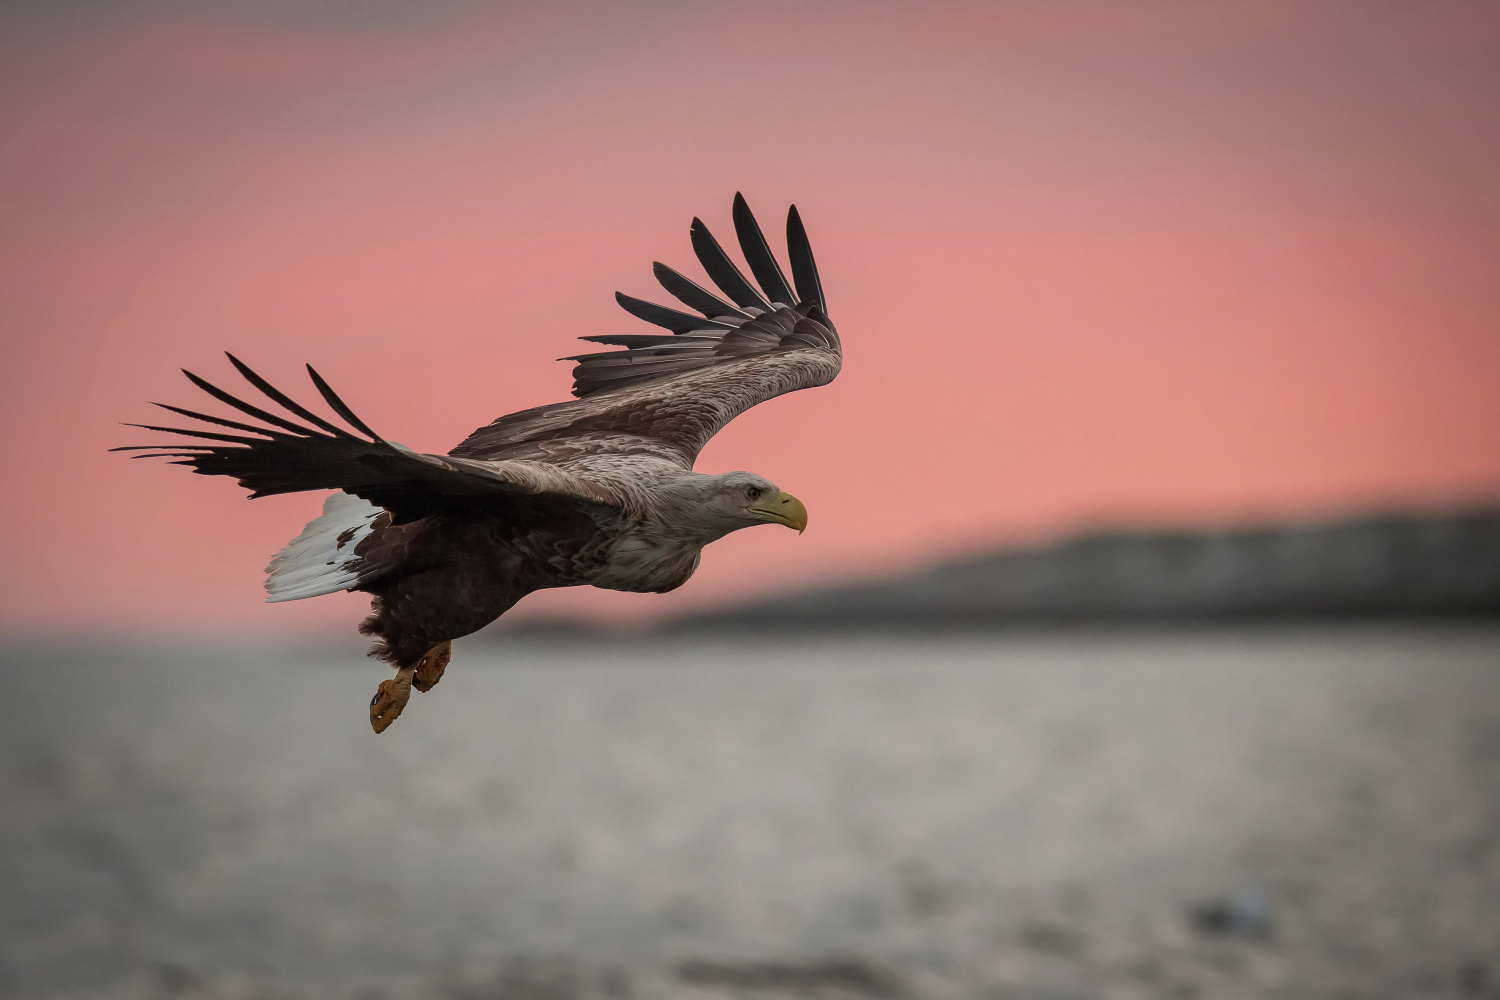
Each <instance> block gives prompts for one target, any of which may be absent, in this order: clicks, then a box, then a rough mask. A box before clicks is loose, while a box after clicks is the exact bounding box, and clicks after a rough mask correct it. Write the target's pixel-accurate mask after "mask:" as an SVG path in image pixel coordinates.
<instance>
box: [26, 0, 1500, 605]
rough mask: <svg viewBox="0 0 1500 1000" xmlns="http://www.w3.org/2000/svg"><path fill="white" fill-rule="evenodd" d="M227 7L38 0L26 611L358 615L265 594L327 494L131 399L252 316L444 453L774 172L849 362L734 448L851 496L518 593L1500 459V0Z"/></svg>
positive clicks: (933, 545) (1413, 497)
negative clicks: (667, 566)
mask: <svg viewBox="0 0 1500 1000" xmlns="http://www.w3.org/2000/svg"><path fill="white" fill-rule="evenodd" d="M41 9H42V10H44V11H45V10H49V9H50V8H46V7H45V5H44V6H43V8H41ZM192 9H193V8H192V7H190V6H186V5H149V6H139V7H117V8H116V9H115V12H114V13H112V14H110V15H108V16H107V17H104V16H89V17H85V16H74V17H69V18H60V17H58V16H56V15H53V14H49V13H45V12H44V13H40V14H31V15H27V14H24V13H22V14H16V13H11V14H8V15H5V17H6V18H7V20H5V21H4V22H3V23H0V128H3V130H4V131H3V134H4V135H5V136H6V141H5V142H4V144H3V148H0V213H3V215H0V217H3V220H4V224H3V226H0V264H3V266H0V320H3V329H4V331H5V332H4V365H3V371H0V379H3V395H0V406H3V407H4V416H5V418H6V426H7V428H8V431H7V433H6V434H5V436H4V443H3V448H4V449H5V454H4V462H5V465H4V467H5V468H6V469H7V476H6V488H5V490H4V493H3V499H0V503H3V504H4V515H5V524H6V527H7V530H6V532H5V535H4V538H5V541H4V558H5V560H6V573H5V574H4V580H3V582H0V587H3V588H4V589H3V600H0V628H5V629H9V630H12V631H15V630H21V631H26V632H38V631H42V632H53V631H56V630H59V629H68V630H72V629H77V628H107V629H110V628H118V627H130V628H137V629H139V628H144V629H146V630H170V629H176V628H231V629H234V630H236V631H241V632H244V633H247V634H258V635H275V634H281V633H297V632H300V631H303V630H306V629H319V630H321V629H324V628H328V627H337V628H345V627H350V626H352V624H353V622H354V621H355V620H356V619H357V617H358V613H359V609H360V608H361V607H362V606H363V603H364V601H363V599H362V598H359V597H357V596H353V595H338V596H335V597H328V598H319V599H317V600H314V601H308V602H302V603H300V604H297V605H277V606H266V605H263V604H262V603H260V602H261V600H262V598H263V596H264V595H263V593H262V591H261V586H260V581H261V573H260V570H261V567H262V566H264V564H265V563H266V561H267V559H268V557H269V556H270V555H271V554H272V553H273V552H274V551H276V550H277V549H278V548H279V547H280V546H281V545H282V544H284V543H285V542H286V541H287V540H288V539H290V538H291V537H292V536H293V535H295V534H296V533H297V531H298V530H299V529H300V528H301V526H302V524H303V523H304V522H305V521H306V520H308V519H309V518H310V517H311V516H313V515H314V514H315V513H316V510H317V508H318V505H319V502H320V498H319V497H315V496H310V495H309V496H297V497H282V498H272V499H267V500H260V501H256V502H254V503H247V502H245V500H244V499H243V492H242V491H241V490H240V489H239V488H238V487H236V486H235V485H234V483H232V482H231V481H229V480H227V479H217V478H215V479H208V478H204V477H198V476H192V475H189V474H187V473H186V472H185V471H184V470H182V469H178V468H172V467H167V466H163V465H159V464H155V463H149V462H129V461H126V460H125V459H123V458H122V457H121V456H119V455H110V454H108V453H107V452H106V449H107V448H109V447H110V446H112V445H117V444H127V443H137V442H136V438H138V437H139V436H140V435H139V433H138V432H134V431H131V430H129V429H127V428H122V427H120V426H118V423H117V422H118V421H128V420H148V419H155V418H154V416H153V410H152V408H151V407H148V406H147V405H146V403H145V401H146V400H148V399H154V400H160V401H162V402H172V403H178V404H184V405H190V406H198V405H199V402H200V398H201V397H199V395H198V394H197V392H196V390H194V389H192V387H191V386H189V385H188V384H187V382H186V381H185V380H183V379H182V377H181V375H179V374H178V373H177V369H178V368H179V367H187V368H190V369H192V370H194V371H196V372H198V373H199V374H202V375H204V376H206V377H208V378H210V379H213V380H216V381H223V382H225V383H230V382H232V381H233V379H232V378H231V377H230V375H231V373H230V372H229V369H228V365H227V362H225V361H224V359H223V357H222V354H221V353H220V352H222V351H223V350H226V349H227V350H231V351H234V352H235V353H236V354H238V355H239V356H240V357H242V358H244V359H245V360H246V361H248V362H249V363H251V364H252V365H254V366H256V367H257V368H259V369H260V370H262V371H263V372H264V373H265V374H266V375H268V376H269V377H270V378H271V379H272V381H273V382H277V383H278V384H282V385H283V387H284V388H287V389H290V390H293V394H294V395H299V396H304V397H308V398H309V399H311V398H315V397H313V396H312V394H311V392H310V390H309V389H308V387H307V383H306V382H305V379H304V378H303V376H302V375H301V373H300V367H301V364H302V362H304V361H307V362H311V363H312V364H313V365H314V366H316V367H317V368H318V369H319V370H320V371H321V372H322V373H323V374H324V375H325V376H327V377H328V378H329V380H330V381H331V382H332V383H333V385H334V386H335V387H336V388H338V389H339V391H340V392H341V394H342V395H343V396H344V397H345V398H346V399H347V400H348V401H349V402H350V403H351V405H352V406H353V407H354V408H355V410H356V411H357V412H358V413H360V414H361V415H362V416H363V417H364V418H365V419H366V420H367V421H368V422H369V423H370V424H371V425H372V426H374V427H375V428H376V429H377V430H379V431H380V432H381V433H383V434H385V435H386V436H388V437H391V438H393V439H395V440H399V441H402V442H403V443H406V444H408V445H411V446H413V447H417V448H421V449H424V450H430V451H439V452H441V451H445V450H447V448H448V447H450V446H452V445H453V444H454V443H456V442H457V441H458V440H459V439H460V438H462V437H463V436H464V435H465V434H466V433H467V432H468V431H469V430H471V429H472V428H473V427H475V426H477V425H479V424H482V423H486V422H488V421H489V420H490V419H492V418H493V417H495V416H497V415H499V414H501V413H505V412H509V411H511V410H515V409H520V408H522V407H527V406H533V405H537V404H541V403H546V402H551V401H553V400H557V399H561V398H563V397H564V396H565V395H566V393H567V389H568V382H569V379H568V366H567V365H565V364H558V363H556V362H555V361H553V360H552V359H554V358H557V357H560V356H562V355H565V354H572V353H575V352H576V351H577V350H578V349H579V346H578V345H577V342H576V341H574V340H573V339H572V338H574V337H577V336H582V335H588V334H598V333H605V332H616V333H618V332H627V331H632V330H636V329H637V327H638V326H639V324H638V323H637V321H635V320H633V319H631V318H630V317H629V316H627V315H626V314H625V313H623V312H622V311H620V310H619V309H618V308H617V307H616V306H615V305H614V302H613V298H612V293H613V292H614V291H615V290H616V289H619V290H622V291H626V292H629V293H632V294H636V295H644V296H646V297H655V298H660V297H661V293H660V292H659V290H658V289H656V287H655V284H654V282H653V281H652V279H651V273H650V264H651V261H653V260H662V261H665V262H667V263H670V264H673V265H674V266H678V267H680V268H682V269H684V270H687V271H688V272H689V273H696V264H695V262H694V261H693V258H692V255H691V252H690V250H689V248H688V242H687V226H688V222H689V220H690V219H691V218H692V216H693V215H701V216H702V217H703V218H704V220H705V221H706V222H707V223H708V224H709V226H710V227H711V228H713V229H715V231H716V232H719V233H720V234H721V236H723V237H725V238H726V239H727V238H728V236H729V235H730V233H731V227H730V225H729V220H728V209H729V201H730V198H731V197H732V195H733V193H734V192H735V191H736V190H743V191H744V192H745V194H746V196H747V197H748V198H749V200H750V203H751V204H752V206H754V207H755V209H756V210H757V212H758V213H759V214H760V216H761V218H762V222H763V224H764V225H765V226H766V228H767V230H768V231H776V232H779V230H780V225H781V220H782V217H783V213H784V212H785V208H786V205H787V204H788V203H790V202H796V203H797V204H798V205H799V207H800V208H801V210H802V213H803V216H804V218H805V219H806V220H807V224H808V228H809V231H810V233H811V235H812V239H813V245H814V247H815V249H816V251H817V253H818V259H819V263H820V266H821V269H822V272H823V278H824V284H825V287H826V290H827V295H828V299H829V302H830V312H831V314H832V316H833V318H834V320H835V322H836V323H837V324H838V326H839V329H840V331H841V333H842V335H843V339H844V342H845V347H846V363H845V369H844V373H843V375H842V376H841V377H840V379H839V380H838V382H836V383H835V384H834V385H833V386H830V387H828V388H826V389H820V390H817V391H814V392H806V393H799V394H796V395H793V396H788V397H785V398H783V399H781V400H778V401H775V402H773V403H770V404H768V405H766V406H763V407H760V408H758V409H756V410H755V411H753V412H752V413H750V414H748V415H747V416H745V417H743V418H741V419H740V420H739V421H738V422H736V423H735V424H734V425H733V426H732V427H731V428H729V429H728V430H727V431H726V432H725V433H723V434H721V435H720V436H719V438H717V439H716V440H715V442H714V443H713V444H712V445H711V446H710V447H709V449H708V450H707V451H706V452H705V454H704V456H703V459H702V461H701V462H700V465H699V468H700V469H702V470H704V471H709V472H718V471H726V470H729V469H736V468H743V469H749V470H752V471H755V472H759V473H761V474H763V475H766V476H768V477H770V478H771V479H773V480H775V481H776V482H777V483H778V484H780V485H781V486H782V487H783V488H785V489H788V490H790V491H792V492H793V493H796V494H797V495H798V496H800V497H802V498H803V499H804V500H805V501H806V502H807V505H808V507H809V509H810V511H811V514H812V523H811V527H810V528H809V530H808V532H807V534H806V535H804V536H802V537H800V538H799V537H798V536H796V535H795V534H793V533H792V532H789V531H786V530H784V529H773V528H761V529H755V530H752V531H746V532H741V533H740V534H738V535H736V536H732V537H731V538H729V539H726V540H725V541H723V542H720V543H717V544H716V545H715V546H713V547H712V548H711V549H710V550H709V551H708V552H707V553H706V556H705V559H704V564H703V568H702V569H701V570H700V572H699V574H698V576H697V577H696V578H695V579H694V580H693V581H692V582H691V583H689V584H688V586H686V587H685V588H683V589H682V590H681V591H679V592H677V593H675V594H673V595H669V596H667V597H647V596H636V595H618V594H606V593H603V592H599V591H593V590H586V591H565V592H555V593H552V594H545V595H536V596H534V597H532V598H528V599H527V601H526V602H525V603H524V604H523V605H522V607H521V608H520V609H518V611H517V613H522V612H529V613H532V614H536V613H547V614H555V613H574V612H586V613H589V614H596V615H606V616H612V617H623V618H633V617H643V616H648V615H657V614H662V613H666V612H669V611H673V610H681V609H683V608H685V607H687V606H690V605H694V604H702V603H705V602H713V601H717V600H722V599H724V598H726V597H728V596H730V595H738V594H749V593H756V592H763V591H767V590H772V589H782V588H786V587H791V586H797V585H803V584H807V583H811V582H814V581H820V580H826V579H832V578H838V577H842V576H844V575H847V574H851V573H857V572H869V571H880V570H890V569H894V568H898V567H902V566H908V565H912V564H914V563H920V562H922V561H924V560H928V559H932V558H936V557H939V556H942V555H946V554H950V553H953V552H956V551H962V550H966V549H969V548H971V547H973V546H976V545H991V544H1000V543H1005V542H1013V541H1018V540H1027V539H1035V538H1040V537H1046V536H1049V535H1053V534H1056V533H1058V532H1062V531H1066V530H1070V529H1072V528H1075V527H1078V526H1083V525H1090V524H1097V523H1101V522H1103V523H1122V522H1124V523H1135V522H1149V523H1161V522H1178V521H1187V522H1191V523H1224V522H1232V521H1238V520H1243V519H1247V518H1278V519H1280V518H1297V517H1304V516H1323V515H1326V514H1331V513H1337V512H1342V511H1347V510H1364V509H1369V508H1372V507H1378V508H1408V507H1424V508H1425V507H1434V506H1438V507H1441V506H1444V505H1452V504H1459V503H1467V502H1475V501H1485V500H1492V499H1494V498H1496V497H1500V324H1497V316H1500V278H1497V267H1496V265H1497V262H1500V115H1497V114H1496V98H1495V95H1496V94H1500V13H1497V11H1500V8H1497V7H1496V6H1495V5H1493V4H1492V3H1489V2H1476V3H1467V4H1465V3H1441V2H1434V3H1426V4H1420V5H1415V4H1406V3H1390V4H1380V3H1373V2H1360V3H1353V2H1350V3H1341V4H1334V3H1329V4H1319V3H1301V2H1299V3H1275V2H1266V0H1245V2H1229V3H1209V2H1200V0H1192V2H1187V0H1182V2H1142V3H1121V2H1119V0H1099V2H1092V3H1082V2H1078V3H1074V2H1050V0H1049V2H1046V3H1040V2H1038V3H1021V4H1002V5H989V4H986V5H976V6H972V7H969V6H963V5H949V6H941V5H932V4H923V5H920V6H919V5H878V4H877V5H871V4H818V3H784V4H775V3H773V4H755V5H740V4H701V5H689V6H668V5H651V6H649V7H646V8H642V9H640V10H627V9H624V8H622V7H619V6H616V5H610V4H598V5H589V4H578V5H572V6H569V5H561V4H545V5H536V6H534V7H523V6H512V7H508V8H506V13H504V14H496V13H495V12H493V11H492V10H488V9H487V8H467V7H464V6H461V5H460V6H448V7H444V8H442V9H441V12H440V13H434V14H424V15H423V16H422V17H420V18H419V19H415V20H414V19H413V18H411V17H405V18H403V17H400V16H398V14H399V12H400V11H401V10H402V9H403V8H401V7H399V6H395V5H392V6H391V7H390V8H389V9H387V10H385V14H384V15H382V14H381V13H380V10H379V9H378V8H377V9H376V10H375V13H368V12H367V13H366V14H363V15H361V16H360V17H359V18H353V17H352V16H351V15H349V14H348V13H347V10H351V9H353V8H352V7H351V8H328V10H330V11H334V13H332V14H328V16H326V17H324V18H323V19H321V20H317V21H311V20H308V19H306V18H305V17H299V16H294V15H293V13H292V12H295V11H298V10H301V9H303V8H301V7H299V6H297V5H288V6H285V7H282V6H279V5H270V6H267V5H264V4H261V5H246V7H245V8H244V9H243V10H242V11H240V12H239V13H236V10H235V8H234V7H233V6H232V5H228V6H223V7H216V8H215V9H216V10H217V11H218V13H217V14H216V15H215V16H214V17H213V18H207V19H206V18H204V17H202V16H199V15H194V14H192V13H190V11H191V10H192ZM429 9H435V8H429ZM339 10H344V11H346V13H345V14H343V15H337V16H335V15H336V14H337V11H339ZM277 11H280V12H281V13H280V14H277V13H276V12H277ZM325 13H327V12H326V11H325ZM157 412H159V411H157Z"/></svg>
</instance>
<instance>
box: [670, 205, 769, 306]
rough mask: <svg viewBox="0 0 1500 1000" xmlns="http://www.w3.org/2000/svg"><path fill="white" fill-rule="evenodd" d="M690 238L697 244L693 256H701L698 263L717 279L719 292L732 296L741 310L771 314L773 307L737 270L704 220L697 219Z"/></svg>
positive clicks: (694, 220) (690, 231)
mask: <svg viewBox="0 0 1500 1000" xmlns="http://www.w3.org/2000/svg"><path fill="white" fill-rule="evenodd" d="M689 235H690V236H691V238H692V241H693V252H694V253H695V254H697V255H698V263H700V264H702V265H703V270H704V271H705V272H707V274H708V276H709V277H710V278H712V279H713V282H714V284H716V285H718V286H719V291H721V292H723V293H724V294H725V295H727V296H729V297H730V298H731V299H733V300H734V301H735V302H736V303H738V304H739V305H740V306H741V307H744V308H747V309H748V308H755V309H760V310H761V311H763V312H770V311H771V303H769V302H767V301H766V297H765V296H764V295H762V294H760V292H758V291H756V289H755V286H754V285H752V284H750V282H748V281H746V280H745V276H744V275H743V274H741V273H740V269H739V268H737V267H735V266H734V261H732V260H730V259H729V255H728V254H727V253H725V252H724V248H723V247H721V246H719V241H718V240H716V239H714V234H713V233H711V232H709V231H708V227H707V226H705V225H704V224H703V220H702V219H698V218H694V219H693V226H692V229H691V230H689Z"/></svg>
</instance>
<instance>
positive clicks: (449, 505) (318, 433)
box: [111, 354, 614, 524]
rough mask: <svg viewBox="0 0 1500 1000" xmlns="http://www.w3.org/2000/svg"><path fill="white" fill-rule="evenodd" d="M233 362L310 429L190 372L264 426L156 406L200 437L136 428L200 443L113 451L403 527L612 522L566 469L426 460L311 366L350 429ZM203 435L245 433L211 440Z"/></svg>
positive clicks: (596, 496)
mask: <svg viewBox="0 0 1500 1000" xmlns="http://www.w3.org/2000/svg"><path fill="white" fill-rule="evenodd" d="M229 360H230V362H231V363H233V365H234V366H235V368H236V369H238V370H239V373H240V374H241V375H243V376H244V377H245V380H246V381H247V382H249V383H250V384H251V385H252V386H254V387H255V388H256V389H258V390H260V391H261V393H263V394H264V395H265V396H266V397H267V398H268V399H270V400H271V401H272V402H273V403H275V404H277V405H278V406H280V407H281V408H282V409H283V410H285V411H286V412H287V413H289V414H291V416H292V417H296V418H300V420H301V421H304V422H303V423H299V422H298V421H297V420H293V419H289V418H288V417H284V416H281V415H280V414H277V413H272V412H269V411H267V410H263V409H261V408H259V407H257V406H252V405H251V404H249V403H247V402H245V401H244V400H241V399H238V398H236V397H235V396H232V395H230V394H229V393H228V392H225V391H224V390H223V389H220V388H219V387H218V386H216V385H213V384H212V383H210V382H208V381H206V380H205V379H202V378H199V377H198V376H197V375H194V374H193V373H192V372H189V371H184V372H183V374H184V375H186V376H187V377H188V378H189V379H190V380H191V381H192V382H193V384H194V385H196V386H197V387H198V388H200V389H202V390H203V391H204V392H206V393H208V394H209V395H210V396H213V397H214V398H215V399H218V400H219V401H221V402H224V403H227V404H229V405H230V406H232V407H234V408H235V409H237V410H239V411H241V412H242V413H245V414H247V415H248V416H250V417H253V418H254V419H255V420H257V421H259V422H260V423H259V424H249V423H244V422H242V421H238V420H227V419H225V418H223V417H215V416H210V415H208V414H205V413H198V412H196V411H193V410H187V409H183V408H182V407H179V406H168V405H166V404H165V403H157V404H154V405H156V406H160V407H162V408H163V409H165V410H170V411H172V412H173V413H176V414H179V415H181V416H184V417H189V418H191V419H193V420H197V421H201V423H200V424H199V425H196V426H194V427H158V426H153V425H149V424H130V425H128V426H131V427H140V428H142V429H144V430H150V431H159V432H162V433H166V434H176V435H182V436H184V437H187V438H191V439H194V440H192V441H188V442H171V443H167V444H159V445H132V446H128V447H124V448H114V449H111V450H113V451H135V452H139V454H137V455H134V456H132V457H134V458H171V459H175V460H176V461H174V462H173V464H174V465H186V466H190V467H191V468H192V469H193V471H194V472H197V473H199V474H200V475H207V476H232V477H233V478H235V479H237V480H238V481H239V484H240V485H241V486H243V487H245V488H246V489H248V490H250V491H251V498H252V499H253V498H255V497H263V496H271V495H273V494H277V493H296V492H300V491H303V490H324V489H334V490H344V491H345V492H348V493H352V494H354V495H355V496H359V497H363V498H364V499H366V500H368V501H370V502H371V503H373V504H375V505H376V506H378V507H384V508H385V509H386V510H388V511H390V512H391V516H392V521H393V523H395V524H403V523H405V522H407V521H415V520H417V519H419V518H423V517H427V516H428V515H430V514H437V513H445V512H454V511H462V510H472V511H483V512H486V513H489V514H496V515H500V516H504V517H507V518H508V519H511V520H513V521H515V522H517V523H521V524H528V523H534V524H540V523H549V522H555V521H556V520H558V519H559V518H571V517H577V516H579V515H587V516H590V517H593V518H595V519H598V518H603V517H608V516H609V515H610V514H612V513H614V508H613V506H612V505H611V504H610V503H609V498H608V497H607V496H605V495H603V494H602V493H600V492H599V491H598V490H597V489H595V488H594V487H592V486H591V485H590V484H589V483H587V482H585V481H583V480H581V479H578V478H577V477H574V476H570V475H569V474H567V473H565V472H563V471H562V470H560V469H556V468H551V467H547V466H538V465H536V464H534V463H527V462H516V461H511V462H485V461H475V460H470V459H463V458H453V457H443V456H439V455H426V454H422V453H420V452H415V451H412V450H411V449H410V448H407V447H405V446H403V445H399V444H396V443H395V442H393V441H387V440H385V439H384V438H382V437H380V436H379V435H378V434H376V433H375V432H374V431H372V430H370V428H369V427H368V426H366V425H365V423H364V421H362V420H360V419H359V417H357V416H355V415H354V411H353V410H351V409H350V408H349V407H348V406H347V405H346V404H345V403H344V401H343V400H342V399H340V398H339V397H338V396H337V395H336V394H335V393H334V391H333V390H332V389H331V388H329V386H328V383H327V382H325V381H323V379H322V377H321V376H319V375H318V373H317V372H316V371H314V370H313V368H312V366H311V365H309V366H308V368H307V373H308V375H309V376H311V378H312V381H313V384H314V385H315V386H317V389H318V392H319V393H321V394H322V396H323V399H324V400H325V401H326V402H327V403H328V405H329V406H330V407H332V408H333V410H334V412H335V413H337V414H338V415H339V417H341V418H342V419H343V420H344V421H345V422H346V424H347V425H348V427H347V428H345V427H340V426H339V425H337V424H335V423H333V422H332V421H329V420H325V419H324V418H322V417H320V416H318V415H317V414H315V413H313V412H312V411H311V410H309V409H307V408H306V407H304V406H302V405H301V404H300V403H297V402H296V401H294V400H293V399H292V398H291V397H289V396H287V395H286V394H285V393H283V392H281V391H280V390H279V389H277V388H275V387H274V386H272V385H271V384H270V383H269V382H267V381H266V380H265V379H263V378H261V377H260V376H259V375H257V374H256V373H255V372H254V371H252V370H251V369H250V368H249V367H248V366H247V365H245V364H244V363H243V362H241V361H240V360H239V359H238V358H236V357H235V356H234V355H232V354H231V355H229ZM203 425H213V426H217V427H224V428H229V429H230V430H233V431H237V432H240V433H235V434H226V433H223V432H222V431H210V430H205V429H204V427H203ZM351 431H352V432H351ZM199 442H212V443H199Z"/></svg>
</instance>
